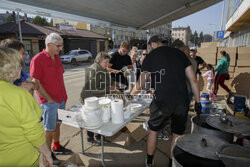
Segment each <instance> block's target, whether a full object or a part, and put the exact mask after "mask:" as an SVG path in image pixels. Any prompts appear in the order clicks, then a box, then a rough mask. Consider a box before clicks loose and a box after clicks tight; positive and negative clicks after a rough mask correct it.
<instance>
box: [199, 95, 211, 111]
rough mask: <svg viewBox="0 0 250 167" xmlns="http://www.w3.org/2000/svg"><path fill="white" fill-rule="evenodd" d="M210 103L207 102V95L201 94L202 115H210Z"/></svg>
mask: <svg viewBox="0 0 250 167" xmlns="http://www.w3.org/2000/svg"><path fill="white" fill-rule="evenodd" d="M210 104H211V103H210V101H209V94H208V93H202V94H201V113H202V114H209V113H210Z"/></svg>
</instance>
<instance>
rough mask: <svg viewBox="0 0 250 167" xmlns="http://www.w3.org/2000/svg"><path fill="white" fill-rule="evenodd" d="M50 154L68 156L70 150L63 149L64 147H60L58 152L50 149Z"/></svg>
mask: <svg viewBox="0 0 250 167" xmlns="http://www.w3.org/2000/svg"><path fill="white" fill-rule="evenodd" d="M52 152H53V153H54V154H64V155H68V154H71V153H72V151H71V150H69V149H67V148H65V147H63V146H61V145H60V148H59V149H58V150H55V149H54V148H52Z"/></svg>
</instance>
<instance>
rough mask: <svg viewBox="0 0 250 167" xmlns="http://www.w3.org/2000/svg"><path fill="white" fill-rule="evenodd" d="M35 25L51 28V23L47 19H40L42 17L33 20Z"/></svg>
mask: <svg viewBox="0 0 250 167" xmlns="http://www.w3.org/2000/svg"><path fill="white" fill-rule="evenodd" d="M32 23H33V24H37V25H41V26H50V23H49V22H48V21H47V19H46V18H45V17H43V18H42V17H40V16H36V17H35V18H34V19H33V20H32Z"/></svg>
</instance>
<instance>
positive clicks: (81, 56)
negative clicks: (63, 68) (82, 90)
mask: <svg viewBox="0 0 250 167" xmlns="http://www.w3.org/2000/svg"><path fill="white" fill-rule="evenodd" d="M90 59H92V54H91V53H90V51H88V50H71V51H69V52H68V53H67V54H65V55H62V56H61V61H62V63H76V62H80V61H89V60H90Z"/></svg>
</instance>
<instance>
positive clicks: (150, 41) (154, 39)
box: [148, 35, 163, 45]
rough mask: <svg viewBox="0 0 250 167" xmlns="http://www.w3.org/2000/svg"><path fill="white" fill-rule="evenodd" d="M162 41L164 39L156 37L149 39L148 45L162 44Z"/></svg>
mask: <svg viewBox="0 0 250 167" xmlns="http://www.w3.org/2000/svg"><path fill="white" fill-rule="evenodd" d="M162 41H163V39H162V38H161V37H160V36H159V35H154V36H152V37H151V38H150V39H149V41H148V45H149V44H151V43H152V42H162Z"/></svg>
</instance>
